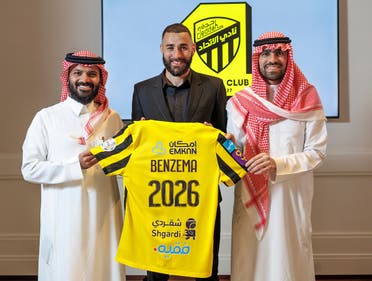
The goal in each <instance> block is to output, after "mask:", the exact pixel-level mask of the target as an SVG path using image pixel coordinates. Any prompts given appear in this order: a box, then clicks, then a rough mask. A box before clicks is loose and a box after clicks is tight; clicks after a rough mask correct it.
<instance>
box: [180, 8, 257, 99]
mask: <svg viewBox="0 0 372 281" xmlns="http://www.w3.org/2000/svg"><path fill="white" fill-rule="evenodd" d="M251 22H252V9H251V7H250V6H249V5H248V4H247V3H246V2H231V3H228V2H226V3H201V4H199V5H198V6H197V7H196V8H195V9H194V10H193V11H192V12H191V13H190V14H189V15H188V16H187V17H186V18H185V19H184V20H183V22H182V23H183V24H184V25H186V26H187V27H188V28H189V29H190V31H191V34H192V35H193V37H194V38H193V40H194V42H195V44H196V53H197V55H194V57H193V61H192V65H191V66H192V68H193V69H194V70H195V71H198V72H201V73H205V74H209V75H213V76H217V77H219V78H221V79H222V80H223V81H224V84H225V87H226V92H227V95H228V96H232V95H233V94H234V93H236V92H238V91H240V90H241V89H243V88H244V87H246V86H249V85H250V82H251V79H252V74H251V73H252V65H251V60H252V47H251V46H252V23H251Z"/></svg>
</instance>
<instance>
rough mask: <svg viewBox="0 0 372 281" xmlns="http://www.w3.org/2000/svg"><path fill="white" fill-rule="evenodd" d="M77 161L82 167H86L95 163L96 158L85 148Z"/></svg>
mask: <svg viewBox="0 0 372 281" xmlns="http://www.w3.org/2000/svg"><path fill="white" fill-rule="evenodd" d="M79 162H80V167H81V168H82V169H88V168H90V167H92V166H93V165H95V164H96V163H97V162H98V160H97V158H96V157H94V155H93V154H92V153H91V152H90V151H89V150H86V151H83V152H82V153H80V154H79Z"/></svg>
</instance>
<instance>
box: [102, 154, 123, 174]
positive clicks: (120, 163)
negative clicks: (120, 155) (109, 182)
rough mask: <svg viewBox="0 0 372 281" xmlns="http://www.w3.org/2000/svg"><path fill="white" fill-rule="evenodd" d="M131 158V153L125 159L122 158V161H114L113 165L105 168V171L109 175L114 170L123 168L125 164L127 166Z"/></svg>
mask: <svg viewBox="0 0 372 281" xmlns="http://www.w3.org/2000/svg"><path fill="white" fill-rule="evenodd" d="M129 159H130V155H129V156H127V157H125V158H124V159H121V160H120V161H117V162H115V163H112V164H111V165H108V166H106V167H105V168H103V172H104V173H105V174H106V175H107V174H110V173H112V172H115V171H116V170H119V169H122V168H124V167H125V166H127V164H128V162H129Z"/></svg>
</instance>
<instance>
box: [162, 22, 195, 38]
mask: <svg viewBox="0 0 372 281" xmlns="http://www.w3.org/2000/svg"><path fill="white" fill-rule="evenodd" d="M182 32H186V33H188V34H189V35H190V37H191V38H192V36H191V32H190V30H189V29H188V28H187V27H186V26H185V25H183V24H182V23H173V24H171V25H168V26H167V27H166V28H165V29H164V31H163V34H162V36H161V39H163V38H164V35H165V33H182Z"/></svg>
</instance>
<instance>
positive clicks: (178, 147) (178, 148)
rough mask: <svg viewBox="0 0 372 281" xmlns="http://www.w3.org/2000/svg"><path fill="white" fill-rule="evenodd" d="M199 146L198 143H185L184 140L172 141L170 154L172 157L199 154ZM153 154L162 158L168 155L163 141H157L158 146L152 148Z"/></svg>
mask: <svg viewBox="0 0 372 281" xmlns="http://www.w3.org/2000/svg"><path fill="white" fill-rule="evenodd" d="M196 146H197V144H196V141H191V142H185V141H182V140H172V141H170V142H169V143H168V153H169V154H172V155H176V154H182V155H185V154H189V155H190V154H197V152H198V151H197V148H196ZM151 151H152V154H155V155H158V156H162V155H165V154H166V153H167V149H166V148H165V146H164V144H163V142H162V141H157V142H156V144H155V145H154V146H153V147H152V150H151Z"/></svg>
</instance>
